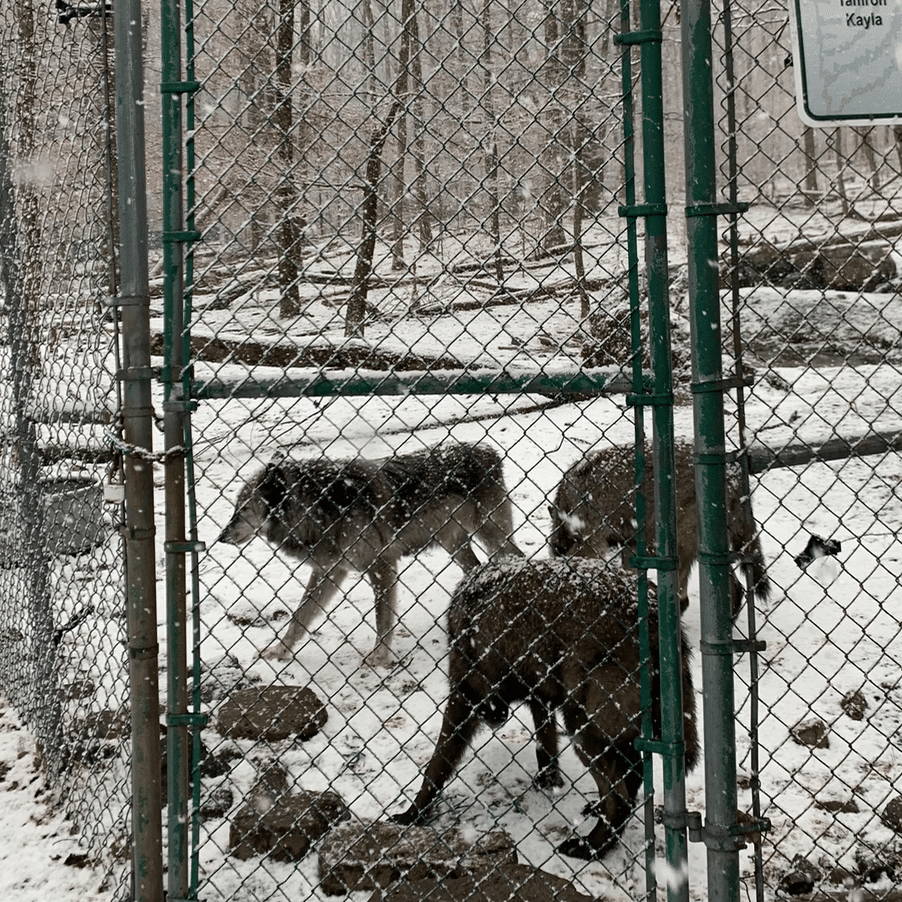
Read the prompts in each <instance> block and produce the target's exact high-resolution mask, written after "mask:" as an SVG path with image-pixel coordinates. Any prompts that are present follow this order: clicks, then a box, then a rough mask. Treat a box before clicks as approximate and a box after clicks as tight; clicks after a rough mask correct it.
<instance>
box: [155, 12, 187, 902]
mask: <svg viewBox="0 0 902 902" xmlns="http://www.w3.org/2000/svg"><path fill="white" fill-rule="evenodd" d="M180 29H181V11H180V5H179V0H163V2H162V3H161V5H160V33H161V45H162V54H161V57H162V65H161V80H162V83H161V85H160V91H161V93H162V134H163V307H164V329H163V339H164V340H163V356H164V366H163V384H164V402H163V414H164V429H163V431H164V440H165V445H166V464H165V475H166V480H165V485H166V545H165V550H166V626H167V629H166V635H167V649H168V664H169V667H168V670H167V706H168V710H167V732H166V736H167V793H168V800H169V809H168V814H169V829H168V840H169V843H168V848H167V852H168V855H167V861H168V865H169V868H168V874H167V877H168V898H169V899H170V900H173V902H174V900H184V899H187V898H188V896H189V875H190V868H189V861H190V859H189V854H190V850H189V834H190V824H189V821H188V793H189V772H190V765H189V757H188V752H189V748H190V745H191V743H190V740H189V734H188V728H189V726H190V725H192V723H193V718H192V717H191V716H190V715H189V713H188V674H187V668H188V605H187V571H186V560H185V556H186V554H187V553H189V552H192V551H194V550H195V544H194V543H189V542H187V541H186V537H185V521H186V512H185V502H186V496H185V491H186V486H185V444H186V426H187V413H188V410H189V405H190V400H188V399H185V398H184V397H175V395H174V392H173V388H174V387H175V386H177V385H178V386H180V385H181V383H182V381H183V380H184V379H185V378H186V376H185V373H184V371H183V370H184V367H185V364H186V341H185V298H184V279H185V272H184V267H185V251H184V242H185V241H187V240H190V238H191V236H190V235H189V234H188V233H187V232H186V231H185V227H184V222H185V218H184V200H183V185H182V178H183V176H182V95H183V94H186V93H189V92H191V91H192V89H193V85H192V84H190V83H189V82H187V81H186V80H184V79H183V78H182V57H181V39H180Z"/></svg>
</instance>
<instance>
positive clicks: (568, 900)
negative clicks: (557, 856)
mask: <svg viewBox="0 0 902 902" xmlns="http://www.w3.org/2000/svg"><path fill="white" fill-rule="evenodd" d="M551 899H553V900H554V902H595V900H594V899H593V897H592V896H587V895H585V894H584V893H581V892H579V890H577V889H576V887H575V886H574V885H573V884H572V883H571V882H570V881H569V880H565V879H564V878H563V877H556V876H555V875H554V874H549V873H547V872H545V871H539V870H536V868H534V867H531V866H530V865H527V864H501V865H499V866H497V867H494V868H492V869H491V870H490V871H486V872H484V873H482V874H476V875H474V874H464V875H463V876H461V877H450V878H446V879H444V880H436V879H435V878H430V879H426V880H415V881H412V882H408V881H404V880H402V881H401V882H399V883H396V884H395V885H394V886H391V887H389V888H388V889H387V890H377V891H376V892H374V893H373V895H372V896H371V897H370V902H464V900H465V902H549V900H551Z"/></svg>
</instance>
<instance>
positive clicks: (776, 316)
mask: <svg viewBox="0 0 902 902" xmlns="http://www.w3.org/2000/svg"><path fill="white" fill-rule="evenodd" d="M716 35H717V37H716V40H717V43H718V46H719V47H720V49H721V50H722V51H723V53H724V54H725V56H724V61H725V66H724V69H723V71H722V73H721V75H720V77H719V78H718V85H719V87H720V88H721V89H722V94H721V95H720V100H721V113H722V118H721V121H720V126H721V135H722V139H723V149H724V156H723V158H722V159H723V166H722V170H721V173H722V177H723V181H722V185H727V184H729V183H730V181H731V162H730V154H729V149H730V148H729V145H730V141H731V138H732V139H733V140H734V141H735V157H734V161H735V162H734V163H733V164H732V167H733V168H732V175H733V179H732V180H733V182H734V185H735V191H734V193H733V195H732V197H731V198H730V199H732V200H739V201H740V202H747V203H749V204H750V208H749V210H748V212H746V213H745V214H743V215H742V216H741V217H739V218H738V223H737V226H736V228H735V231H730V230H726V231H725V232H724V247H725V254H724V266H723V274H724V284H725V285H729V286H730V290H728V291H726V292H725V294H724V298H725V311H728V310H729V309H730V308H731V307H732V306H733V305H735V306H736V308H737V309H738V310H739V315H740V317H741V323H742V325H741V331H740V338H741V341H740V342H739V343H738V344H734V342H733V336H732V335H730V336H729V337H728V342H727V344H728V347H727V349H726V350H727V353H728V354H729V355H730V356H731V357H735V356H736V354H737V351H740V352H741V353H742V355H743V359H744V367H745V369H746V371H749V370H750V371H751V372H752V373H753V374H754V385H753V387H752V388H751V389H750V390H749V392H748V395H747V398H746V403H745V410H744V415H745V418H746V423H745V439H746V441H747V442H748V443H749V445H750V446H751V448H752V458H753V460H752V463H753V466H752V469H753V470H757V471H758V472H757V473H756V474H753V476H752V483H751V485H752V493H753V498H754V510H755V515H756V518H757V521H758V524H759V525H760V528H761V541H762V544H763V548H764V551H765V554H766V556H767V558H768V560H769V561H770V568H769V574H770V579H771V581H772V583H773V588H774V591H773V594H772V596H771V599H770V602H769V603H768V604H766V605H764V606H763V607H762V608H761V609H760V610H759V613H758V624H757V627H758V630H759V633H758V638H759V639H761V640H764V641H765V642H766V645H767V647H766V650H765V651H764V652H763V653H762V655H761V658H760V682H759V683H758V685H757V687H756V690H755V691H751V692H750V691H749V690H748V689H740V686H741V685H746V686H747V685H748V673H749V671H748V669H747V667H745V665H744V663H743V662H740V664H739V665H738V666H737V676H738V682H737V693H738V698H739V699H740V700H742V699H743V697H744V701H743V707H742V710H741V712H740V714H739V723H740V724H742V725H744V726H747V725H748V724H749V720H750V717H752V712H751V708H752V706H753V705H755V704H756V705H757V706H758V717H759V718H760V722H759V724H758V727H757V732H756V734H755V735H756V737H757V740H758V742H759V743H760V750H759V752H758V754H759V757H760V778H761V806H762V809H763V812H764V814H765V816H766V817H767V818H768V819H769V820H770V821H771V824H772V829H771V831H770V832H769V833H768V834H767V836H766V839H765V842H764V844H763V848H762V851H763V855H762V858H763V868H764V874H765V885H766V886H767V888H768V890H769V891H771V892H773V891H777V892H779V891H783V892H788V893H799V892H811V891H814V892H819V893H828V894H829V893H836V892H853V891H855V892H857V891H860V890H867V891H870V892H873V893H875V895H877V896H879V897H883V896H884V895H885V894H886V893H888V892H889V891H890V890H891V889H893V888H894V887H895V886H897V885H898V880H899V878H900V876H902V871H900V869H899V857H898V855H899V853H898V850H899V833H898V831H899V827H900V823H899V820H898V818H897V817H896V815H895V814H894V812H895V811H897V810H898V806H899V805H900V803H899V801H898V788H897V786H896V774H895V765H894V761H895V759H896V757H897V755H898V730H899V724H900V709H899V701H898V698H897V689H896V686H897V683H898V672H899V655H900V652H902V649H900V647H899V640H898V636H899V618H898V615H897V613H896V611H895V607H896V604H895V602H896V601H898V599H899V577H900V567H899V555H898V541H897V540H898V536H897V529H898V520H899V505H900V501H899V478H900V466H902V462H900V457H899V453H898V450H897V449H898V447H899V445H898V436H899V428H900V395H899V388H900V375H902V373H900V367H899V362H900V358H899V352H898V348H899V323H900V318H899V316H900V310H899V306H898V303H899V302H898V280H899V270H898V262H897V261H898V257H897V254H896V242H897V240H898V236H899V234H900V229H899V212H898V211H899V179H900V162H902V157H900V148H902V145H900V143H899V137H900V136H899V132H898V129H894V128H892V127H888V126H874V127H854V128H853V127H839V128H827V129H811V128H808V127H806V126H804V125H803V124H802V123H801V121H800V120H799V117H798V115H797V113H796V111H795V108H794V106H795V104H794V97H793V70H792V67H793V62H794V61H793V50H792V44H791V40H790V29H789V22H788V19H787V13H786V9H785V8H784V7H783V5H782V4H771V3H767V2H764V3H753V4H750V3H745V2H742V0H740V2H737V3H731V5H730V7H729V8H726V9H722V10H721V15H720V17H719V19H718V23H717V29H716ZM730 57H732V59H731V58H730ZM730 65H732V69H733V71H732V73H731V72H730ZM731 247H732V248H733V252H731V251H730V250H729V249H730V248H731ZM732 253H735V256H732ZM725 315H728V314H726V313H725ZM737 435H738V432H737ZM775 453H777V454H779V457H778V458H777V460H776V462H774V460H773V458H774V454H775ZM822 540H823V541H822ZM741 622H742V623H743V624H744V622H745V621H744V618H743V619H742V620H741ZM756 692H757V699H756V698H755V694H756ZM753 749H754V747H753V745H750V743H749V741H748V738H747V737H746V738H745V739H743V738H742V736H740V771H741V773H740V778H741V780H742V781H743V783H742V785H743V786H745V785H747V784H749V783H753V782H754V780H755V779H756V778H757V774H756V773H755V763H754V759H753V753H754V752H753ZM746 873H747V875H749V877H750V875H751V873H752V870H751V866H750V867H749V868H748V870H747V871H746Z"/></svg>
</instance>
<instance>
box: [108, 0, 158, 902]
mask: <svg viewBox="0 0 902 902" xmlns="http://www.w3.org/2000/svg"><path fill="white" fill-rule="evenodd" d="M114 19H115V29H116V95H117V96H116V132H117V142H116V148H117V156H118V166H119V223H120V231H119V236H120V237H119V240H120V255H121V256H120V261H121V262H120V265H121V274H122V278H121V285H120V294H119V297H118V299H117V300H118V309H119V311H121V317H122V367H123V369H122V373H121V374H120V378H121V379H122V380H123V383H124V389H123V394H122V421H123V438H124V441H125V444H126V447H127V448H129V449H134V451H133V453H129V454H127V455H126V461H125V518H126V519H125V549H126V570H127V584H126V604H127V607H128V646H129V676H130V680H131V717H132V832H133V842H134V853H133V854H134V882H135V886H134V899H135V900H136V902H145V900H146V902H160V900H162V898H163V861H162V844H163V840H162V817H161V793H160V782H161V781H160V710H159V705H160V700H159V682H158V679H159V678H158V655H159V649H158V640H157V605H156V554H155V549H154V505H153V465H152V462H151V459H150V451H151V448H152V445H153V432H152V427H153V407H152V401H151V371H150V291H149V287H148V263H147V186H146V179H145V161H144V68H143V65H144V61H143V48H142V38H143V35H142V29H141V22H142V17H141V3H140V0H117V3H116V6H115V15H114Z"/></svg>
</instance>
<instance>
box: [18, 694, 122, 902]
mask: <svg viewBox="0 0 902 902" xmlns="http://www.w3.org/2000/svg"><path fill="white" fill-rule="evenodd" d="M51 802H52V799H51V797H50V795H49V794H48V793H47V790H46V787H45V780H44V776H43V774H42V772H41V770H40V767H39V764H38V757H37V750H36V746H35V741H34V737H33V736H32V735H31V733H30V732H29V731H28V730H27V729H25V728H24V727H23V726H22V723H21V721H20V719H19V717H18V716H17V715H16V713H15V712H14V711H13V710H12V709H11V708H10V707H9V705H8V704H7V702H6V700H5V699H3V698H2V697H0V837H2V841H0V899H6V900H8V902H47V900H48V899H56V900H59V902H95V900H97V902H101V900H103V902H107V900H109V899H110V898H112V895H111V890H110V888H109V886H108V885H107V884H106V882H105V875H104V874H103V873H102V872H101V871H99V870H97V869H95V868H93V867H91V865H90V863H89V861H88V859H87V856H86V855H85V853H84V850H83V849H82V848H81V846H80V845H79V843H78V837H77V836H73V835H72V832H73V831H72V824H71V823H70V822H69V821H67V820H65V818H64V817H63V815H62V814H61V813H60V811H59V810H58V808H56V807H55V806H54V805H53V804H51Z"/></svg>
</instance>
